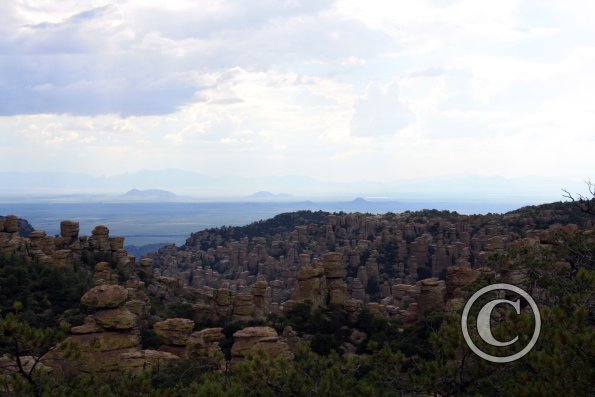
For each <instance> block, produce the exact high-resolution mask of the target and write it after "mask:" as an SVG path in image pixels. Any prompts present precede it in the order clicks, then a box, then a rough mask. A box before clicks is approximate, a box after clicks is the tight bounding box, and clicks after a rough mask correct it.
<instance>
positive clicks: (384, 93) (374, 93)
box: [351, 83, 415, 137]
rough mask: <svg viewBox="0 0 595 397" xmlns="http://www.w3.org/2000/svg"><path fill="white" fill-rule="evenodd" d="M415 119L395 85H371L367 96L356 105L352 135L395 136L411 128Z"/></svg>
mask: <svg viewBox="0 0 595 397" xmlns="http://www.w3.org/2000/svg"><path fill="white" fill-rule="evenodd" d="M414 120H415V117H414V115H413V113H412V112H411V111H410V110H409V109H408V108H407V106H406V105H405V104H404V103H403V102H402V101H401V99H400V98H399V90H398V87H397V85H396V84H395V83H393V84H390V85H389V86H388V87H383V86H382V85H380V84H377V83H375V84H371V85H370V86H368V88H367V89H366V95H365V96H364V97H363V98H361V99H359V100H358V101H357V102H356V103H355V111H354V114H353V118H352V119H351V135H353V136H371V137H373V136H383V135H394V134H395V133H397V132H399V131H400V130H402V129H404V128H406V127H407V126H409V125H410V124H411V123H412V122H413V121H414Z"/></svg>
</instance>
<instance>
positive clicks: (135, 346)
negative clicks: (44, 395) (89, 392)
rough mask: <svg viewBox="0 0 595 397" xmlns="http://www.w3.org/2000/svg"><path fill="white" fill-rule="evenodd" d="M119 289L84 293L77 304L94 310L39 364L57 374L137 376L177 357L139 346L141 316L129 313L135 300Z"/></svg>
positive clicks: (107, 287)
mask: <svg viewBox="0 0 595 397" xmlns="http://www.w3.org/2000/svg"><path fill="white" fill-rule="evenodd" d="M132 291H133V292H132V293H130V292H129V290H127V289H125V288H124V287H122V286H119V285H100V286H96V287H93V288H92V289H91V290H89V291H87V293H85V294H84V295H83V297H82V298H81V304H82V305H84V306H86V307H88V308H91V309H94V310H95V313H93V314H91V315H89V316H87V317H86V318H85V322H84V324H83V325H80V326H76V327H72V328H71V336H69V337H68V338H66V340H65V341H64V342H62V343H60V344H59V345H58V346H57V347H56V348H55V349H54V350H52V351H51V352H50V353H48V354H46V356H44V357H43V359H42V361H43V363H44V365H47V366H48V367H51V368H52V369H53V370H54V371H55V372H56V373H57V374H63V375H65V374H80V373H93V374H96V375H97V376H111V375H116V374H120V373H122V372H124V373H126V372H130V373H139V372H141V371H143V370H147V369H153V368H159V367H163V366H166V365H168V364H169V363H172V362H173V361H175V360H178V359H179V357H178V356H175V355H172V354H169V353H166V352H156V351H152V350H142V349H141V346H140V335H139V319H140V316H141V315H142V314H143V311H142V310H140V311H138V312H137V313H135V312H133V311H131V310H130V308H131V307H134V306H135V305H134V304H133V305H129V303H131V302H133V301H135V300H136V301H138V299H132V300H128V299H129V298H136V295H137V294H136V293H134V290H133V289H132Z"/></svg>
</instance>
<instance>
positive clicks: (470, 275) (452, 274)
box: [446, 266, 481, 297]
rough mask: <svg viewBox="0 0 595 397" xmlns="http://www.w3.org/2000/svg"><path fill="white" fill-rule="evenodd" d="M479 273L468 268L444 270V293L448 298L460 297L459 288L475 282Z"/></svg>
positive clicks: (460, 267)
mask: <svg viewBox="0 0 595 397" xmlns="http://www.w3.org/2000/svg"><path fill="white" fill-rule="evenodd" d="M480 273H481V272H480V271H479V270H476V269H471V268H469V267H462V266H451V267H449V268H448V269H446V292H447V294H448V296H451V297H454V296H455V295H456V296H457V297H461V296H462V295H461V291H460V290H459V289H460V288H462V287H464V286H465V285H467V284H470V283H472V282H474V281H475V280H477V278H478V277H479V275H480Z"/></svg>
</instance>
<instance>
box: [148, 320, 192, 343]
mask: <svg viewBox="0 0 595 397" xmlns="http://www.w3.org/2000/svg"><path fill="white" fill-rule="evenodd" d="M192 328H194V321H192V320H189V319H187V318H168V319H167V320H164V321H159V322H157V323H155V325H154V326H153V330H154V331H155V334H156V335H157V337H158V338H159V341H160V342H161V343H163V344H164V345H171V346H185V345H186V340H187V339H188V336H190V333H191V332H192Z"/></svg>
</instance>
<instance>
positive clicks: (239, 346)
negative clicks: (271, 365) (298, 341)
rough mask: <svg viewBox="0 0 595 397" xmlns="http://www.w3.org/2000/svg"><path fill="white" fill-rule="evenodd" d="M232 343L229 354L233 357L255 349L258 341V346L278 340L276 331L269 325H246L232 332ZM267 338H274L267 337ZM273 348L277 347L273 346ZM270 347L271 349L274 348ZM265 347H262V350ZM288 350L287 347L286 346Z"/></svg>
mask: <svg viewBox="0 0 595 397" xmlns="http://www.w3.org/2000/svg"><path fill="white" fill-rule="evenodd" d="M233 338H234V343H233V346H232V347H231V355H232V356H233V357H235V358H243V357H246V355H248V354H250V353H251V352H253V351H255V349H254V348H255V346H256V345H257V344H258V342H259V341H262V343H261V344H260V347H261V348H263V345H266V344H271V345H272V344H273V343H276V342H278V335H277V331H275V330H274V329H273V328H271V327H248V328H244V329H241V330H239V331H237V332H236V333H235V334H233ZM269 338H274V340H273V339H269ZM274 348H278V346H275V347H274ZM274 348H273V347H271V349H274ZM265 349H267V347H264V348H263V350H265ZM287 350H289V347H287Z"/></svg>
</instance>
